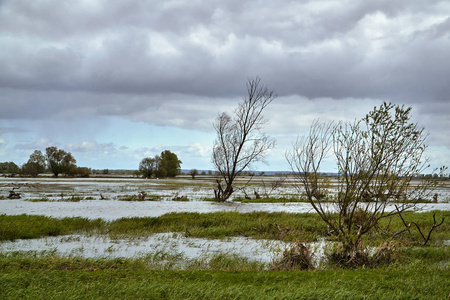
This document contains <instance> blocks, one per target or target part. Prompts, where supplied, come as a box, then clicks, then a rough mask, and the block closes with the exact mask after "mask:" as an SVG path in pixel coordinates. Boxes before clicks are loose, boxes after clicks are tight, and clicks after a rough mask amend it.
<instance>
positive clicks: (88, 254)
mask: <svg viewBox="0 0 450 300" xmlns="http://www.w3.org/2000/svg"><path fill="white" fill-rule="evenodd" d="M254 179H255V180H254V181H252V183H251V184H250V185H247V186H246V187H245V190H239V191H238V192H237V193H236V198H235V199H234V201H231V202H229V203H216V202H212V201H210V200H211V199H210V198H211V196H212V195H213V188H214V178H213V177H208V176H199V177H197V178H196V179H195V180H192V179H190V178H188V177H185V178H176V179H164V180H157V179H152V180H144V179H138V178H86V179H73V178H58V179H54V178H36V179H30V178H25V179H24V178H1V179H0V197H1V200H0V239H1V242H0V252H1V253H0V269H2V273H1V275H0V284H1V286H2V289H1V291H0V295H1V297H2V298H18V297H26V298H42V299H43V298H90V299H91V298H92V297H96V298H114V297H117V298H130V299H131V298H133V299H135V298H161V299H164V298H171V299H175V298H177V299H180V298H209V299H224V298H233V299H236V298H237V299H239V298H241V299H256V298H258V299H274V298H304V299H306V298H308V299H313V298H373V299H379V298H390V299H395V298H398V299H405V298H430V299H432V298H436V299H437V298H446V297H448V296H449V295H450V288H449V286H450V222H449V221H450V204H449V203H448V202H449V201H448V200H449V188H448V185H447V186H446V187H444V188H442V189H441V190H439V191H438V192H439V202H438V203H422V204H421V205H420V207H421V208H422V211H421V212H412V211H411V212H408V213H406V214H404V218H405V219H406V220H407V221H412V220H414V221H415V222H417V223H418V224H419V225H420V226H422V227H423V228H429V227H431V226H432V224H433V214H436V216H437V217H438V218H439V219H440V218H442V217H444V218H445V221H444V224H443V225H442V226H440V227H439V228H437V229H436V230H435V231H433V235H432V239H431V242H430V244H429V245H428V246H426V247H423V246H422V245H421V237H420V235H419V233H418V232H417V231H413V230H411V234H408V233H404V234H401V235H398V236H396V237H395V238H388V236H387V235H386V234H384V233H382V232H373V233H371V234H368V235H367V236H366V237H365V240H364V245H365V246H366V247H367V249H374V248H375V247H377V246H378V245H380V243H382V242H383V241H385V240H386V239H389V240H390V242H391V244H392V245H393V247H395V248H396V253H395V262H394V263H391V264H388V265H380V266H378V267H370V268H364V267H362V268H358V269H356V270H346V269H342V268H338V267H335V266H331V265H329V264H327V263H326V262H325V260H324V252H325V251H326V248H327V247H330V245H332V244H333V243H334V242H335V240H333V238H332V237H330V236H327V228H326V226H325V225H324V224H323V222H322V221H321V220H320V219H319V217H318V216H317V215H316V214H315V213H313V211H312V209H311V207H310V205H309V204H308V203H304V202H301V199H300V198H299V197H297V193H296V191H295V189H294V188H293V187H292V186H291V185H290V183H289V180H284V181H283V184H282V187H281V188H278V189H276V190H272V189H271V188H270V186H271V183H273V182H274V181H277V180H279V179H278V178H275V177H260V178H254ZM247 181H248V178H241V179H240V181H239V183H240V187H244V186H245V184H246V183H247ZM12 186H15V187H18V186H20V188H19V189H16V191H18V192H19V193H21V198H20V199H8V198H6V197H5V196H7V195H8V191H9V190H10V189H11V187H12ZM254 191H257V192H258V193H259V194H263V195H264V196H268V198H265V197H263V199H262V200H260V201H256V200H254V201H255V203H242V202H244V201H242V200H244V199H245V198H244V195H245V194H247V195H251V194H252V193H253V192H254ZM140 192H145V194H146V197H145V199H139V197H138V195H139V193H140ZM183 196H184V198H183V199H180V198H181V197H183ZM177 198H178V199H177ZM277 199H278V200H277ZM176 200H182V201H176ZM290 200H291V201H293V202H290ZM383 222H386V223H384V225H386V226H387V225H389V228H390V229H391V231H393V232H395V231H397V230H401V229H402V226H403V224H402V221H401V220H400V219H399V218H398V217H393V218H391V219H389V220H388V219H386V220H384V221H383ZM296 241H301V242H303V243H305V244H306V245H310V247H311V249H312V251H313V254H314V257H315V258H314V259H315V264H316V269H315V270H313V271H283V272H281V271H274V270H273V264H274V262H275V261H276V260H277V259H278V258H279V257H280V255H281V254H282V252H283V250H286V249H287V248H288V247H289V246H290V245H291V243H293V242H296ZM223 271H230V272H223Z"/></svg>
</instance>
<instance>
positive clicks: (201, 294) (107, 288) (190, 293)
mask: <svg viewBox="0 0 450 300" xmlns="http://www.w3.org/2000/svg"><path fill="white" fill-rule="evenodd" d="M409 251H410V252H411V253H412V254H413V257H412V258H411V259H410V260H409V261H407V262H405V263H404V264H401V265H399V264H394V265H390V266H388V267H381V268H376V269H364V268H360V269H356V270H343V269H327V270H316V271H293V272H292V271H291V272H281V271H260V270H258V269H250V270H246V271H244V270H240V269H239V267H238V268H237V269H234V270H233V268H230V267H229V264H230V261H229V260H226V259H220V258H218V262H217V263H216V265H214V267H212V268H211V269H209V270H199V269H189V270H154V269H151V266H149V264H148V258H143V259H121V258H119V259H82V258H76V257H72V258H61V257H55V256H52V255H51V254H50V255H47V256H46V255H44V256H33V255H29V254H20V253H13V254H7V255H5V254H1V255H0V270H1V272H0V284H1V286H2V288H1V289H0V298H2V299H17V298H32V299H72V298H77V299H94V298H95V299H111V298H120V299H446V298H448V297H449V295H450V285H449V282H450V269H449V267H448V265H447V266H442V262H436V261H435V258H436V257H435V255H434V254H433V251H431V248H425V249H424V250H421V251H416V250H414V249H411V250H409ZM440 252H442V250H440ZM444 254H445V256H444V258H447V259H448V257H449V251H448V248H447V250H445V253H444ZM231 260H233V259H232V258H231ZM234 262H235V266H236V265H238V264H236V262H239V261H238V260H234Z"/></svg>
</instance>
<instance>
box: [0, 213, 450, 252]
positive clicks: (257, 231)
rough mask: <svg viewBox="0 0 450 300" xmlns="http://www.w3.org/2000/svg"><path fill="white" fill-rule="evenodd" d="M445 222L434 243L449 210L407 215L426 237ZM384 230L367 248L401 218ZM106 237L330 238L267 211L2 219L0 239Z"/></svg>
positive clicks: (301, 220)
mask: <svg viewBox="0 0 450 300" xmlns="http://www.w3.org/2000/svg"><path fill="white" fill-rule="evenodd" d="M434 213H436V220H437V221H438V222H439V221H440V220H441V219H442V218H443V217H445V221H444V224H443V225H442V226H440V227H438V228H436V229H435V230H434V231H433V234H432V237H431V243H433V242H435V243H438V242H440V241H443V240H448V239H449V234H448V233H449V232H450V212H448V211H437V212H426V213H414V212H407V213H404V214H403V217H404V219H405V221H406V222H407V223H410V222H411V221H414V222H416V223H417V224H418V225H419V226H420V227H421V228H422V231H423V232H425V234H427V233H428V230H429V229H430V228H431V226H432V225H433V214H434ZM380 226H381V227H384V228H388V229H389V230H388V232H389V233H383V231H373V232H371V233H369V234H366V235H365V236H364V241H363V242H364V244H365V245H368V246H378V245H379V244H381V243H382V242H383V241H384V240H386V239H388V238H389V237H390V235H391V234H392V233H393V232H396V231H399V230H401V229H403V228H404V225H403V223H402V221H401V220H400V218H399V217H396V216H394V217H392V218H389V219H383V220H382V222H381V223H380ZM79 232H82V233H105V234H106V233H107V234H109V235H110V237H111V238H138V237H142V236H149V235H151V234H154V233H159V232H179V233H183V234H185V235H186V236H191V237H200V238H212V239H220V238H226V237H232V236H248V237H252V238H258V239H272V240H282V241H287V242H293V241H298V240H299V241H302V242H313V241H316V240H317V239H318V238H319V237H323V236H326V233H327V228H326V226H325V224H324V222H323V221H322V220H321V219H320V217H319V216H318V215H317V214H314V213H302V214H294V213H284V212H281V213H268V212H252V213H237V212H215V213H207V214H201V213H188V212H185V213H170V214H166V215H163V216H160V217H154V218H152V217H142V218H140V217H135V218H122V219H118V220H114V221H109V222H107V221H102V220H100V219H97V220H90V219H85V218H64V219H57V218H51V217H44V216H31V215H17V216H8V215H0V240H14V239H30V238H39V237H44V236H55V235H64V234H73V233H79ZM411 234H412V236H410V235H409V234H408V233H407V232H404V233H402V234H401V235H398V236H397V237H396V238H395V241H397V242H399V243H403V244H420V243H421V242H422V238H421V236H420V233H419V232H418V231H417V229H416V228H415V227H411Z"/></svg>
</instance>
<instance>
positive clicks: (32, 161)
mask: <svg viewBox="0 0 450 300" xmlns="http://www.w3.org/2000/svg"><path fill="white" fill-rule="evenodd" d="M44 172H45V156H44V155H43V154H42V152H41V151H40V150H35V151H34V152H33V153H32V154H31V155H30V158H29V159H28V162H27V163H26V164H24V165H23V166H22V168H21V174H23V175H28V176H33V177H36V176H38V175H39V173H44Z"/></svg>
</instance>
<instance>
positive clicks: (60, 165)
mask: <svg viewBox="0 0 450 300" xmlns="http://www.w3.org/2000/svg"><path fill="white" fill-rule="evenodd" d="M45 153H46V158H47V164H48V168H49V169H50V171H51V172H52V173H53V174H54V175H55V177H58V175H59V174H66V175H73V174H75V173H76V163H77V161H76V160H75V158H74V157H73V156H72V154H71V153H70V152H66V151H64V150H62V149H58V148H56V147H54V146H53V147H48V148H46V149H45Z"/></svg>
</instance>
